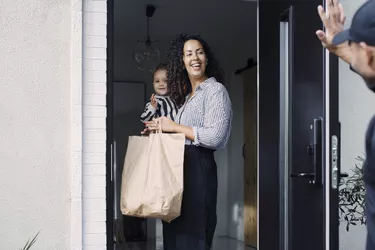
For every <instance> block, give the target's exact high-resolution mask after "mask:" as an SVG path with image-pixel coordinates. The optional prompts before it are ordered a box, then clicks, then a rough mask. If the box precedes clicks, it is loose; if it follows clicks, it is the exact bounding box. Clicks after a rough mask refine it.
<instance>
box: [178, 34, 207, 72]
mask: <svg viewBox="0 0 375 250" xmlns="http://www.w3.org/2000/svg"><path fill="white" fill-rule="evenodd" d="M183 53H184V54H183V61H184V66H185V68H186V71H187V73H188V75H189V78H193V79H201V78H203V77H206V66H207V56H206V53H205V52H204V50H203V46H202V44H201V43H200V42H199V41H197V40H189V41H186V42H185V45H184V51H183Z"/></svg>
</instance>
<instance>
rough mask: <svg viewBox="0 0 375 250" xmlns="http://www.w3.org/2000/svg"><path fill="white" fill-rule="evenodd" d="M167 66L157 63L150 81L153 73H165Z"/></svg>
mask: <svg viewBox="0 0 375 250" xmlns="http://www.w3.org/2000/svg"><path fill="white" fill-rule="evenodd" d="M167 67H168V66H167V64H166V63H159V64H158V66H156V68H155V70H154V72H152V79H154V77H155V73H156V72H157V71H159V70H165V71H167Z"/></svg>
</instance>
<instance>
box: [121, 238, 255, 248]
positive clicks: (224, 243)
mask: <svg viewBox="0 0 375 250" xmlns="http://www.w3.org/2000/svg"><path fill="white" fill-rule="evenodd" d="M115 249H116V250H163V243H162V240H161V239H157V240H156V244H155V242H148V243H132V244H128V245H127V246H121V247H117V248H115ZM212 250H255V248H252V247H249V246H245V245H244V244H243V242H240V241H237V240H234V239H231V238H227V237H217V238H215V240H214V245H213V248H212Z"/></svg>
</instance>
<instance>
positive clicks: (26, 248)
mask: <svg viewBox="0 0 375 250" xmlns="http://www.w3.org/2000/svg"><path fill="white" fill-rule="evenodd" d="M39 233H40V232H38V233H37V234H36V235H35V236H34V238H33V239H32V240H31V241H30V239H29V240H28V241H27V242H26V244H25V246H24V247H23V248H22V249H21V250H29V249H30V248H31V247H32V246H33V245H34V244H35V242H36V240H37V239H38V235H39Z"/></svg>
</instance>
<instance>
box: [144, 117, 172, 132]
mask: <svg viewBox="0 0 375 250" xmlns="http://www.w3.org/2000/svg"><path fill="white" fill-rule="evenodd" d="M145 125H146V129H145V130H144V131H143V132H142V133H144V134H145V133H146V131H149V132H152V131H157V130H158V129H159V127H160V126H161V130H162V132H175V131H176V127H177V126H178V125H177V123H175V122H174V121H172V120H171V119H169V118H168V117H165V116H162V117H160V118H157V119H154V120H152V121H149V122H145Z"/></svg>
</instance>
